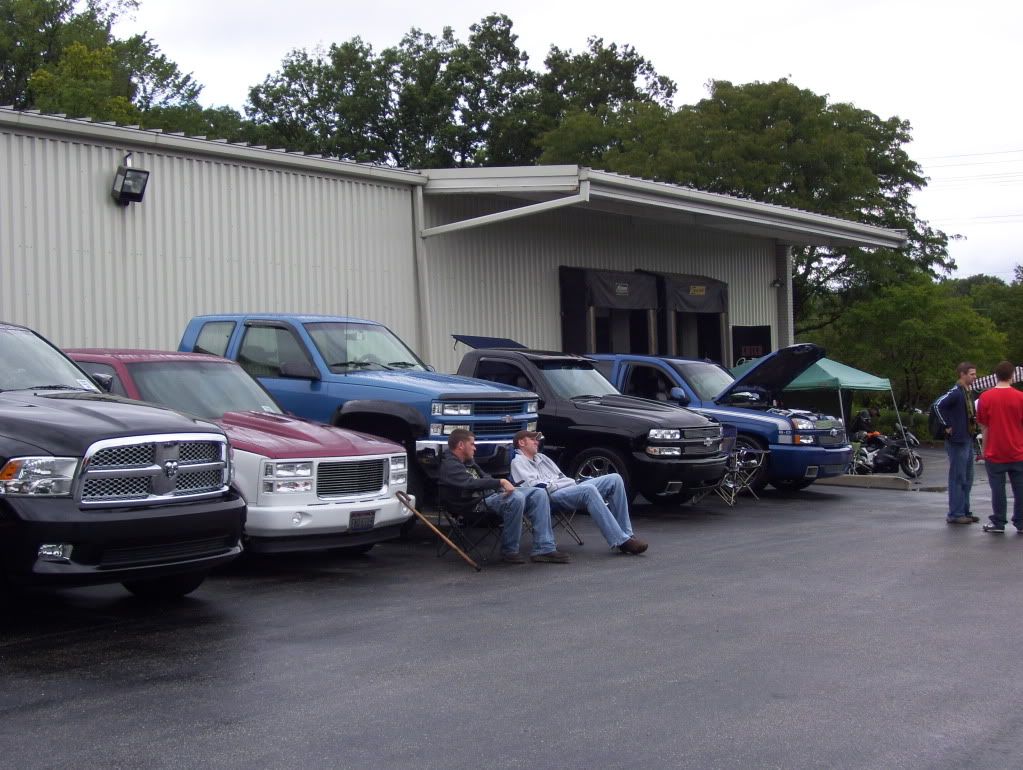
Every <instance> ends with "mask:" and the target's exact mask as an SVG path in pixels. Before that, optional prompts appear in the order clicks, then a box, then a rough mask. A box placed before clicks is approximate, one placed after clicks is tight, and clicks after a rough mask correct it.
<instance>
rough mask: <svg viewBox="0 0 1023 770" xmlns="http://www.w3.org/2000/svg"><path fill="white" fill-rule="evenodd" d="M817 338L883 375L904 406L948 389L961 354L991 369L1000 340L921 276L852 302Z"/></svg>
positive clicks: (987, 323) (839, 355)
mask: <svg viewBox="0 0 1023 770" xmlns="http://www.w3.org/2000/svg"><path fill="white" fill-rule="evenodd" d="M817 340H818V341H820V342H821V343H823V344H824V345H825V346H826V347H827V349H828V355H829V356H830V357H832V358H835V359H837V360H840V361H842V362H843V363H846V364H849V365H851V366H856V367H859V368H861V369H864V370H866V371H869V372H872V373H874V374H877V375H880V376H883V377H887V378H889V379H890V380H891V382H892V389H893V390H894V392H895V397H896V399H897V400H898V402H899V404H900V405H902V406H903V407H906V408H914V407H921V408H922V407H925V406H926V405H927V404H928V403H929V402H930V401H931V400H933V399H934V398H936V397H937V395H938V394H939V393H940V392H941V391H943V390H945V389H947V388H948V387H949V386H950V384H951V383H952V381H953V380H955V367H956V365H957V364H958V363H959V362H960V361H972V362H973V363H975V364H976V365H977V366H978V367H979V368H980V369H981V370H983V371H991V368H992V367H993V366H994V365H995V364H996V363H997V362H998V361H1000V360H1001V359H1002V357H1003V356H1004V350H1005V345H1006V337H1005V335H1004V334H1003V333H1002V332H1000V331H998V329H997V328H996V327H995V324H994V323H992V322H991V320H990V319H988V318H985V317H983V316H982V315H981V314H980V313H978V312H977V311H976V310H974V309H973V307H972V306H971V305H970V303H969V302H964V301H963V300H962V299H961V298H959V297H956V296H954V294H953V292H952V291H951V290H950V288H949V287H948V286H946V285H942V284H936V283H934V282H933V281H930V280H927V279H926V278H916V279H913V280H910V281H908V282H906V283H904V284H901V285H899V286H895V287H892V288H890V289H887V290H885V291H882V292H880V293H879V294H878V295H876V296H875V297H873V298H871V299H869V300H865V301H862V302H858V303H856V304H855V305H854V306H853V307H851V308H850V309H849V310H848V312H847V313H845V314H844V315H843V316H842V318H841V319H839V320H838V321H836V322H835V324H833V325H832V326H831V327H830V328H829V329H828V330H827V331H826V332H822V333H819V334H818V335H817Z"/></svg>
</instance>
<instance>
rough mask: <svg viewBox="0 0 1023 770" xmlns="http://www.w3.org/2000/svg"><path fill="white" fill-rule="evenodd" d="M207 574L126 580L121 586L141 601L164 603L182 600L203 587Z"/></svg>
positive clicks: (191, 573) (195, 573)
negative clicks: (165, 601)
mask: <svg viewBox="0 0 1023 770" xmlns="http://www.w3.org/2000/svg"><path fill="white" fill-rule="evenodd" d="M205 579H206V572H205V571H203V572H186V573H184V574H181V575H168V576H167V577H161V578H150V579H148V580H126V581H125V582H123V583H122V584H121V585H123V586H124V587H125V588H127V589H128V590H129V591H131V592H132V593H133V594H135V595H136V596H137V597H139V598H140V599H150V600H156V601H162V600H166V599H180V598H181V597H183V596H187V595H188V594H190V593H192V591H194V590H195V589H196V588H198V587H199V586H201V585H202V583H203V581H204V580H205Z"/></svg>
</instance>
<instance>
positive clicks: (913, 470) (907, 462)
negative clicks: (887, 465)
mask: <svg viewBox="0 0 1023 770" xmlns="http://www.w3.org/2000/svg"><path fill="white" fill-rule="evenodd" d="M899 467H900V468H901V469H902V472H903V473H905V474H906V475H907V476H908V477H909V478H911V479H918V478H920V476H921V474H923V472H924V461H923V459H921V457H920V455H918V454H917V453H916V452H910V453H909V456H908V457H906V458H905V459H903V460H902V461H901V462H900V463H899Z"/></svg>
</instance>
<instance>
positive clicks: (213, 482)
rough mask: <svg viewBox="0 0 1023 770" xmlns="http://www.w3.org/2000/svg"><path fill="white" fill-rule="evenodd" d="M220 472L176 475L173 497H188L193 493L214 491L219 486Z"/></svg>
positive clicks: (210, 471)
mask: <svg viewBox="0 0 1023 770" xmlns="http://www.w3.org/2000/svg"><path fill="white" fill-rule="evenodd" d="M221 476H222V472H221V471H218V470H209V471H196V472H195V473H184V472H182V473H178V477H177V484H176V485H175V487H174V494H175V495H190V494H192V493H194V492H199V491H206V490H208V489H216V488H217V487H219V486H220V479H221Z"/></svg>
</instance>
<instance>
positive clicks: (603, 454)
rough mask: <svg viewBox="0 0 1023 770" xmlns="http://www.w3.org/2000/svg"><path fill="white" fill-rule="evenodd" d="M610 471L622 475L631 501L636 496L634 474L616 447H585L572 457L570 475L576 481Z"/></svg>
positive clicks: (626, 493) (626, 492)
mask: <svg viewBox="0 0 1023 770" xmlns="http://www.w3.org/2000/svg"><path fill="white" fill-rule="evenodd" d="M609 473H617V474H618V475H619V476H621V477H622V482H623V483H624V484H625V496H626V497H627V498H628V499H629V502H630V503H631V502H632V501H633V500H634V499H635V498H636V490H635V489H634V488H633V486H632V474H630V473H629V466H628V464H627V463H626V462H625V458H624V457H622V455H621V453H620V452H618V451H617V450H615V449H610V448H608V447H595V448H593V449H584V450H583V451H582V452H580V453H579V454H577V455H576V456H575V457H573V458H572V465H571V469H570V470H569V472H568V475H569V476H571V477H572V478H574V479H575V480H576V481H584V480H586V479H592V478H596V477H597V476H606V475H607V474H609Z"/></svg>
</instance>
